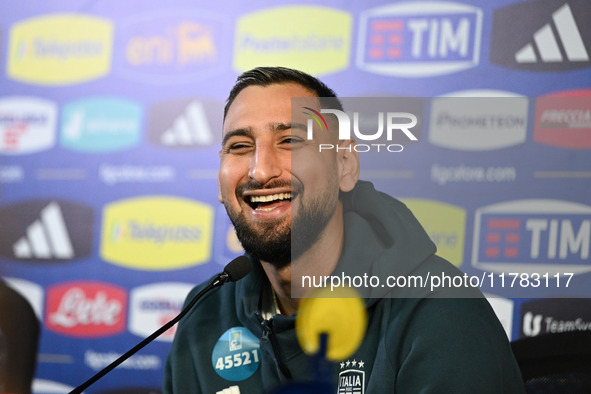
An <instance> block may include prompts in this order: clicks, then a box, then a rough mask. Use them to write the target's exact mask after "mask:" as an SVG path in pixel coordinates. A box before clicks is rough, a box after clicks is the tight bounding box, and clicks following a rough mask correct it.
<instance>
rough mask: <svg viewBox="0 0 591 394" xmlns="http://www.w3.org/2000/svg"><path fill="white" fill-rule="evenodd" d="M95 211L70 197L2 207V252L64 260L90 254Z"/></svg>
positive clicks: (34, 258)
mask: <svg viewBox="0 0 591 394" xmlns="http://www.w3.org/2000/svg"><path fill="white" fill-rule="evenodd" d="M93 221H94V214H93V211H92V210H91V209H90V208H88V207H85V206H83V205H79V204H74V203H71V202H66V201H55V200H54V201H33V202H25V203H20V204H16V205H12V206H9V207H6V208H2V209H0V256H4V257H7V258H10V259H15V260H26V261H43V262H53V261H64V260H72V259H75V258H80V257H85V256H88V255H89V254H90V249H91V241H92V228H93Z"/></svg>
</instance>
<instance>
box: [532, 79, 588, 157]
mask: <svg viewBox="0 0 591 394" xmlns="http://www.w3.org/2000/svg"><path fill="white" fill-rule="evenodd" d="M534 140H535V141H536V142H539V143H541V144H544V145H550V146H555V147H559V148H569V149H589V148H591V90H589V89H581V90H571V91H567V92H560V93H555V94H552V95H548V96H544V97H539V98H538V99H537V101H536V119H535V125H534Z"/></svg>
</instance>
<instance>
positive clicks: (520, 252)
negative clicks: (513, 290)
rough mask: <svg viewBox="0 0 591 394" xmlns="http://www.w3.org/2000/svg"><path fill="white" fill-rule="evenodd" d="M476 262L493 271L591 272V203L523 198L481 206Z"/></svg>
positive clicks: (475, 231)
mask: <svg viewBox="0 0 591 394" xmlns="http://www.w3.org/2000/svg"><path fill="white" fill-rule="evenodd" d="M473 245H474V249H473V253H472V265H473V266H475V267H477V268H480V269H483V270H489V271H493V272H544V273H548V274H550V275H554V274H556V273H564V272H572V273H575V274H579V273H585V272H589V271H591V263H590V260H589V249H590V245H591V206H588V205H583V204H578V203H574V202H568V201H559V200H544V199H536V200H517V201H510V202H504V203H499V204H495V205H490V206H487V207H482V208H479V209H478V210H476V215H475V223H474V240H473Z"/></svg>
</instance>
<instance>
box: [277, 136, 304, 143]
mask: <svg viewBox="0 0 591 394" xmlns="http://www.w3.org/2000/svg"><path fill="white" fill-rule="evenodd" d="M281 142H282V143H283V144H297V143H298V142H302V139H301V138H297V137H286V138H284V139H283V140H282V141H281Z"/></svg>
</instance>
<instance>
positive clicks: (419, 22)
mask: <svg viewBox="0 0 591 394" xmlns="http://www.w3.org/2000/svg"><path fill="white" fill-rule="evenodd" d="M481 30H482V11H481V10H480V9H479V8H476V7H472V6H468V5H465V4H460V3H451V2H430V3H429V6H428V7H425V6H424V5H421V4H418V3H416V2H415V3H399V4H393V5H388V6H384V7H379V8H374V9H372V10H369V11H366V12H364V13H363V14H362V15H361V23H360V29H359V49H358V52H357V66H358V67H359V68H360V69H362V70H365V71H369V72H374V73H377V74H385V75H394V76H399V77H428V76H436V75H444V74H450V73H454V72H458V71H462V70H465V69H468V68H471V67H475V66H477V65H478V63H479V52H480V35H481Z"/></svg>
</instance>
